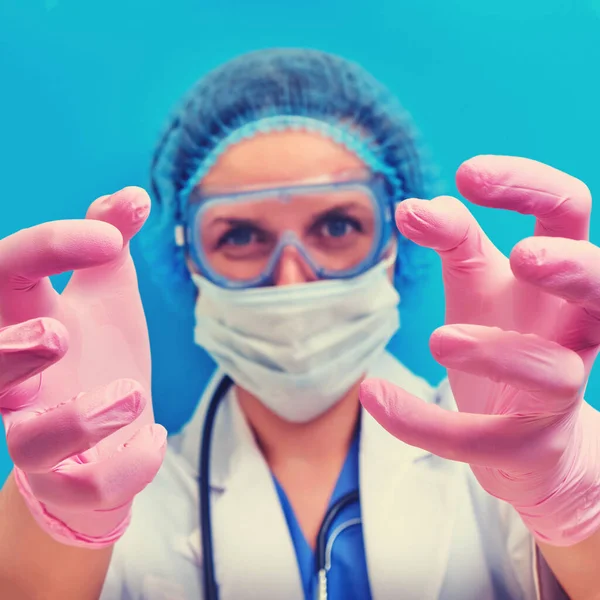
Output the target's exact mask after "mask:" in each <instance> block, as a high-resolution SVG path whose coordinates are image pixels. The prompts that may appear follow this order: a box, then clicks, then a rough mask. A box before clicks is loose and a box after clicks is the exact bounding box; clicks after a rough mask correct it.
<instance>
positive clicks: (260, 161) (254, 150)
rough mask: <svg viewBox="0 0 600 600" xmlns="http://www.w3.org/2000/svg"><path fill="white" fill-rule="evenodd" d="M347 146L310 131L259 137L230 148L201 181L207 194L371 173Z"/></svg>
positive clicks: (285, 132)
mask: <svg viewBox="0 0 600 600" xmlns="http://www.w3.org/2000/svg"><path fill="white" fill-rule="evenodd" d="M367 171H368V169H367V167H366V165H365V163H364V162H363V161H362V160H361V159H360V158H358V157H357V156H356V155H355V154H353V153H352V152H351V151H350V150H348V149H347V148H346V147H344V146H342V145H340V144H337V143H335V142H334V141H333V140H331V139H329V138H327V137H325V136H323V135H320V134H318V133H314V132H309V131H273V132H268V133H262V134H258V135H256V136H255V137H252V138H249V139H245V140H242V141H241V142H239V143H237V144H235V145H233V146H231V147H229V148H228V149H227V150H225V152H223V154H222V155H221V156H220V157H219V159H218V160H217V162H216V163H215V165H214V166H213V167H212V168H211V170H210V171H209V172H208V173H207V175H206V176H205V177H204V179H203V180H202V182H201V188H202V191H203V192H204V193H211V191H214V192H218V191H221V190H224V191H226V190H229V189H252V188H260V187H263V186H264V187H268V186H273V185H288V184H294V183H298V182H311V181H314V182H319V181H327V180H335V179H336V177H339V176H341V175H342V174H344V173H347V172H352V173H353V174H357V173H358V174H360V173H363V172H365V173H366V172H367Z"/></svg>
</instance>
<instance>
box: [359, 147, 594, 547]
mask: <svg viewBox="0 0 600 600" xmlns="http://www.w3.org/2000/svg"><path fill="white" fill-rule="evenodd" d="M457 185H458V189H459V191H460V192H461V194H462V195H464V197H465V198H467V199H468V200H470V201H471V202H473V203H475V204H478V205H481V206H488V207H493V208H503V209H508V210H514V211H517V212H519V213H522V214H531V215H535V216H536V218H537V222H536V226H535V235H534V237H530V238H527V239H525V240H522V241H521V242H519V243H518V244H517V245H516V246H515V248H514V249H513V250H512V252H511V255H510V259H508V258H506V257H505V256H504V255H503V254H501V253H500V251H499V250H497V249H496V248H495V246H494V245H493V244H492V242H491V241H490V240H489V238H488V237H487V236H486V235H485V233H484V232H483V231H482V229H481V227H480V226H479V225H478V223H477V221H476V220H475V219H474V217H473V216H472V215H471V214H470V213H469V211H468V210H467V208H466V207H465V206H464V205H463V204H462V203H460V202H459V201H458V200H456V199H454V198H450V197H440V198H436V199H434V200H432V201H429V202H428V201H423V200H415V199H411V200H406V201H404V202H403V203H402V204H401V205H400V207H399V208H398V211H397V213H396V222H397V225H398V227H399V229H400V231H401V232H402V234H404V235H405V236H406V237H407V238H409V239H411V240H413V241H414V242H416V243H417V244H419V245H422V246H427V247H429V248H432V249H434V250H436V251H437V253H438V254H439V256H440V257H441V260H442V272H443V279H444V289H445V294H446V325H444V326H443V327H440V328H439V329H437V330H436V331H434V333H433V335H432V336H431V339H430V348H431V352H432V353H433V356H434V357H435V359H436V360H437V361H438V362H439V363H441V364H442V365H444V366H445V367H447V369H448V379H449V383H450V386H451V388H452V392H453V394H454V397H455V399H456V403H457V405H458V408H459V412H450V411H445V410H442V409H441V408H439V407H438V406H437V405H433V404H426V403H424V402H423V401H421V400H419V399H417V398H415V397H414V396H411V395H410V394H408V393H407V392H405V391H403V390H401V389H399V388H396V387H394V386H392V385H391V384H389V383H386V382H384V381H379V380H367V381H365V383H364V384H363V385H362V388H361V401H362V403H363V405H364V406H365V408H366V409H367V410H368V411H369V412H370V413H371V414H372V415H373V417H374V418H375V419H376V420H377V421H379V423H380V424H381V425H382V426H383V427H384V428H385V429H387V430H388V431H389V432H390V433H392V434H393V435H394V436H396V437H397V438H399V439H401V440H403V441H405V442H406V443H408V444H411V445H413V446H417V447H420V448H423V449H425V450H428V451H430V452H432V453H433V454H436V455H439V456H441V457H444V458H448V459H451V460H457V461H462V462H466V463H469V464H470V465H471V467H472V469H473V472H474V473H475V476H476V477H477V479H478V480H479V482H480V484H481V485H482V486H483V488H484V489H485V490H487V491H488V492H489V493H490V494H492V495H493V496H496V497H498V498H501V499H503V500H506V501H507V502H509V503H510V504H512V505H513V506H514V507H515V509H516V510H517V511H518V512H519V514H520V515H521V517H522V519H523V521H524V522H525V524H526V526H527V527H528V528H529V529H530V531H531V532H532V533H533V534H534V536H535V537H536V538H537V539H538V540H540V541H544V542H548V543H551V544H554V545H556V546H567V545H572V544H575V543H577V542H579V541H581V540H583V539H585V538H587V537H588V536H590V535H591V534H592V533H594V532H595V531H596V530H598V529H600V418H599V416H600V415H599V413H598V412H597V411H596V410H594V409H593V408H592V407H591V406H589V405H588V404H587V403H586V402H585V401H584V400H583V394H584V390H585V383H586V382H587V378H588V375H589V372H590V369H591V367H592V364H593V361H594V359H595V357H596V354H597V352H598V344H599V343H600V249H599V248H597V247H596V246H594V245H592V244H591V243H590V242H589V241H588V230H589V219H590V211H591V197H590V193H589V190H588V188H587V187H586V186H585V185H584V184H583V183H581V182H580V181H578V180H577V179H574V178H573V177H570V176H569V175H566V174H565V173H561V172H560V171H557V170H555V169H553V168H551V167H549V166H546V165H543V164H540V163H537V162H534V161H531V160H526V159H522V158H512V157H501V156H479V157H476V158H473V159H471V160H469V161H467V162H466V163H464V164H463V165H462V166H461V167H460V169H459V170H458V173H457Z"/></svg>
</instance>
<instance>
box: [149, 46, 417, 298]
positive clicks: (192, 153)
mask: <svg viewBox="0 0 600 600" xmlns="http://www.w3.org/2000/svg"><path fill="white" fill-rule="evenodd" d="M289 127H292V128H293V127H296V128H303V129H308V130H314V131H317V132H319V133H321V134H323V135H326V136H329V137H331V138H332V139H333V140H334V141H336V142H338V143H340V144H343V145H345V146H347V147H348V148H349V149H350V150H352V151H353V152H355V153H356V154H357V155H358V156H359V157H360V158H361V159H363V160H364V161H365V162H366V163H367V164H368V165H369V166H370V167H371V168H372V169H375V170H378V171H380V172H382V173H383V174H384V175H385V178H386V182H387V185H388V189H389V193H390V198H391V200H392V201H393V202H398V201H401V200H403V199H404V198H407V197H420V198H423V197H427V190H426V185H425V184H426V182H425V175H424V169H423V162H422V158H421V157H420V154H419V152H418V150H417V144H416V135H415V131H414V129H413V126H412V123H411V120H410V118H409V116H408V115H407V114H406V113H405V112H404V110H403V109H402V107H401V106H400V104H399V102H398V101H397V99H396V98H395V97H394V96H393V95H392V94H391V93H390V92H389V91H388V90H387V89H386V88H385V87H384V86H383V85H382V84H381V83H379V82H378V81H377V80H376V79H374V78H373V77H372V76H371V75H370V74H369V73H367V72H366V71H365V70H364V69H363V68H362V67H360V66H359V65H358V64H356V63H353V62H350V61H348V60H345V59H343V58H341V57H338V56H335V55H332V54H328V53H324V52H320V51H317V50H307V49H269V50H260V51H256V52H252V53H249V54H245V55H243V56H240V57H238V58H236V59H234V60H231V61H229V62H227V63H225V64H224V65H222V66H220V67H219V68H217V69H215V70H214V71H212V72H211V73H209V74H208V75H206V76H205V77H203V78H202V79H200V80H199V81H198V82H197V83H196V85H195V86H194V87H193V88H192V89H191V90H190V91H189V92H188V94H187V95H186V96H185V97H184V98H183V99H182V101H181V103H180V104H179V106H178V107H177V109H176V110H175V112H174V113H173V115H172V116H171V118H170V120H169V121H168V123H167V127H166V128H165V131H164V132H163V134H162V137H161V139H160V141H159V143H158V146H157V148H156V150H155V153H154V158H153V161H152V168H151V190H152V195H153V200H154V205H153V213H152V216H151V218H150V221H149V223H148V225H147V226H146V227H145V228H144V230H143V232H142V235H141V236H140V238H141V243H142V244H143V247H144V254H145V256H146V258H147V259H148V260H149V262H150V266H151V269H152V273H153V275H154V277H155V279H156V280H157V282H158V283H159V284H160V285H161V287H163V288H166V291H168V292H170V293H171V295H172V296H173V295H174V296H175V297H176V298H177V299H178V300H179V301H180V302H181V301H182V300H183V298H182V297H181V294H182V293H185V292H184V289H182V286H183V288H187V293H188V294H190V296H192V297H193V296H194V295H195V291H194V288H193V286H192V285H191V283H190V282H191V279H190V276H189V273H188V271H187V268H186V265H185V257H184V251H183V248H181V247H180V246H178V245H177V244H176V241H175V226H176V225H177V224H180V223H181V219H182V215H183V214H184V207H185V203H186V201H187V194H188V193H189V191H190V190H191V188H193V187H194V185H196V183H198V182H199V181H200V180H201V179H202V176H203V175H204V174H206V172H207V171H208V169H209V168H210V167H211V166H212V165H213V164H214V162H215V161H216V160H217V158H218V156H219V155H220V154H221V153H222V152H223V151H224V150H225V149H226V148H227V147H228V146H230V145H231V144H234V143H236V142H237V141H239V140H241V139H244V138H247V137H251V136H252V135H255V134H256V133H258V132H264V131H270V130H274V129H285V128H289ZM411 247H414V246H413V244H412V243H410V242H408V240H405V239H403V238H402V237H400V240H399V250H398V261H397V272H398V275H399V278H400V279H401V280H403V279H404V280H406V279H411V278H412V276H413V275H414V272H412V271H414V268H413V267H411V265H410V262H411V261H409V260H408V259H409V256H408V255H409V251H410V250H411Z"/></svg>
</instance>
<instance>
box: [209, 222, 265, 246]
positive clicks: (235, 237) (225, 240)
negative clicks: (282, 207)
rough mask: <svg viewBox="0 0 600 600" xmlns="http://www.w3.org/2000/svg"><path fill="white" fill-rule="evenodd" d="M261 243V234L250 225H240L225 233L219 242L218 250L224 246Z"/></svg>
mask: <svg viewBox="0 0 600 600" xmlns="http://www.w3.org/2000/svg"><path fill="white" fill-rule="evenodd" d="M257 241H260V232H259V231H257V230H256V228H254V227H251V226H250V225H238V226H236V227H233V228H232V229H230V230H229V231H227V232H226V233H224V234H223V235H222V236H221V237H220V238H219V241H218V242H217V248H221V247H222V246H248V245H249V244H252V243H253V242H257Z"/></svg>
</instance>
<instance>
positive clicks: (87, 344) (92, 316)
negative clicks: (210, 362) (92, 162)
mask: <svg viewBox="0 0 600 600" xmlns="http://www.w3.org/2000/svg"><path fill="white" fill-rule="evenodd" d="M149 211H150V200H149V198H148V195H147V194H146V193H145V192H144V191H143V190H141V189H138V188H126V189H124V190H121V191H120V192H117V193H116V194H113V195H112V196H105V197H102V198H99V199H98V200H96V201H95V202H94V203H93V204H92V205H91V207H90V209H89V211H88V214H87V218H86V219H85V220H73V221H57V222H52V223H45V224H43V225H39V226H36V227H33V228H31V229H25V230H22V231H19V232H18V233H15V234H14V235H11V236H9V237H7V238H5V239H3V240H0V413H1V414H2V417H3V421H4V425H5V427H6V439H7V444H8V449H9V452H10V455H11V457H12V459H13V461H14V463H15V479H16V482H17V485H18V487H19V489H20V491H21V493H22V495H23V497H24V498H25V501H26V503H27V505H28V507H29V509H30V511H31V513H32V514H33V516H34V518H35V519H36V520H37V522H38V523H39V525H40V526H41V527H42V528H43V529H45V530H46V531H47V532H48V533H49V534H50V535H51V536H52V537H54V538H55V539H57V540H58V541H60V542H63V543H66V544H69V545H80V546H86V547H102V546H106V545H109V544H112V543H114V542H115V541H116V540H117V539H118V538H119V537H120V536H121V535H122V534H123V533H124V531H125V529H126V527H127V525H128V524H129V519H130V512H131V503H132V500H133V498H134V496H135V495H136V494H137V493H138V492H140V491H141V490H142V489H143V488H144V487H145V486H146V485H147V484H148V483H149V482H150V481H151V480H152V479H153V477H154V475H155V474H156V472H157V471H158V469H159V467H160V465H161V463H162V459H163V457H164V451H165V440H166V432H165V430H164V428H163V427H161V426H160V425H156V424H154V417H153V412H152V404H151V401H150V350H149V342H148V333H147V328H146V321H145V317H144V312H143V309H142V304H141V301H140V297H139V293H138V288H137V278H136V273H135V268H134V265H133V261H132V259H131V256H130V254H129V240H130V239H131V237H132V236H133V235H135V234H136V233H137V231H138V230H139V229H140V227H141V226H142V224H143V223H144V221H145V220H146V217H147V216H148V213H149ZM71 270H72V271H74V273H73V275H72V277H71V279H70V280H69V283H68V285H67V286H66V288H65V290H64V292H63V293H62V294H60V295H59V294H58V293H57V292H56V291H55V290H54V289H53V288H52V285H51V283H50V280H49V279H48V276H49V275H54V274H58V273H61V272H66V271H71Z"/></svg>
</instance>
